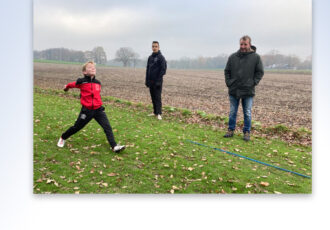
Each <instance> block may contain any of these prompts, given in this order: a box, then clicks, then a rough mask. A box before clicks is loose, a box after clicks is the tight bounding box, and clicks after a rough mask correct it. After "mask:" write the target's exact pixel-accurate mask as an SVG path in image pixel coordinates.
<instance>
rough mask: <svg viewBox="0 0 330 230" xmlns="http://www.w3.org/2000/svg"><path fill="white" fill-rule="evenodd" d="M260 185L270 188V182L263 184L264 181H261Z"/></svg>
mask: <svg viewBox="0 0 330 230" xmlns="http://www.w3.org/2000/svg"><path fill="white" fill-rule="evenodd" d="M260 185H262V186H264V187H267V186H269V183H268V182H263V181H261V182H260Z"/></svg>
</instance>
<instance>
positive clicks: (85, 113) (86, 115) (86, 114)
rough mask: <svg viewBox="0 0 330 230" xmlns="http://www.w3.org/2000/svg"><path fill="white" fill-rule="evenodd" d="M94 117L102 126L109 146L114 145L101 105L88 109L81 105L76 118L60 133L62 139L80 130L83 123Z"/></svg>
mask: <svg viewBox="0 0 330 230" xmlns="http://www.w3.org/2000/svg"><path fill="white" fill-rule="evenodd" d="M93 118H94V119H95V120H96V121H97V122H98V123H99V124H100V125H101V127H102V128H103V130H104V132H105V135H106V136H107V139H108V142H109V144H110V145H111V147H112V148H113V147H115V146H116V145H117V144H116V141H115V138H114V136H113V132H112V128H111V125H110V122H109V120H108V117H107V115H106V113H105V112H104V107H103V106H101V107H100V108H98V109H96V110H89V109H87V108H85V107H82V108H81V110H80V113H79V116H78V119H77V120H76V122H75V123H74V125H73V126H71V127H70V128H69V129H68V130H67V131H65V132H64V133H63V134H62V138H63V139H64V140H66V139H68V138H69V137H70V136H72V135H73V134H75V133H76V132H78V131H79V130H81V129H82V128H83V127H84V126H85V125H87V124H88V122H90V121H91V120H92V119H93Z"/></svg>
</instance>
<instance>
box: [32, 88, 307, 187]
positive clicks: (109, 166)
mask: <svg viewBox="0 0 330 230" xmlns="http://www.w3.org/2000/svg"><path fill="white" fill-rule="evenodd" d="M105 101H107V100H105ZM105 107H106V113H107V115H108V118H109V120H110V123H111V125H112V128H113V131H114V135H115V138H116V140H117V142H119V143H121V144H125V145H127V149H126V150H125V151H124V152H122V153H120V154H115V153H113V152H111V151H110V146H109V144H108V143H107V141H106V137H105V134H104V132H103V130H102V128H101V127H100V126H99V125H98V124H97V122H96V121H95V120H93V121H91V122H90V123H89V124H88V125H87V126H86V127H84V129H82V130H81V131H80V132H78V133H77V134H75V135H73V136H72V137H70V138H69V139H68V140H67V142H66V146H65V147H64V148H58V147H57V146H56V144H57V141H58V138H59V137H60V135H61V134H62V132H64V131H65V130H66V129H67V128H69V127H70V126H71V125H72V124H73V123H74V121H75V120H76V118H77V116H78V113H79V111H80V108H81V106H80V104H79V101H78V100H77V99H74V98H66V97H60V96H58V95H55V94H49V93H47V91H43V90H40V89H39V90H37V89H36V90H35V94H34V121H33V122H34V193H311V189H312V186H311V185H312V180H311V179H307V178H303V177H300V176H297V175H293V174H290V173H286V172H283V171H279V170H276V169H274V168H270V167H267V166H263V165H260V164H257V163H254V162H251V161H248V160H245V159H242V158H238V157H234V156H231V155H228V154H225V153H222V152H219V151H214V150H212V149H208V148H204V147H200V146H197V145H193V144H191V143H188V142H186V141H185V140H186V139H190V140H194V141H197V142H200V143H203V144H207V145H211V146H215V147H219V148H222V149H225V150H227V151H233V152H235V153H238V154H241V155H244V156H248V157H251V158H254V159H258V160H260V161H264V162H267V163H270V164H273V165H277V166H280V167H283V168H286V169H289V170H293V171H297V172H300V173H303V174H306V175H311V161H312V157H311V147H303V146H294V145H288V144H287V143H286V142H282V141H278V140H268V139H264V138H259V137H254V138H252V141H250V142H249V143H246V142H244V141H243V140H242V136H241V135H236V136H235V137H234V138H232V139H225V138H223V137H222V136H223V134H224V131H219V130H218V129H215V128H213V127H211V126H207V125H198V124H187V123H185V122H182V121H180V120H179V119H173V118H170V119H167V117H166V116H164V120H162V121H158V120H156V119H155V118H154V117H147V114H148V113H150V111H149V112H148V111H147V110H146V109H144V108H143V107H142V106H141V105H140V104H132V103H130V102H125V103H122V101H118V102H115V101H113V102H112V104H107V103H106V104H105Z"/></svg>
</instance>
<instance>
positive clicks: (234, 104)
mask: <svg viewBox="0 0 330 230" xmlns="http://www.w3.org/2000/svg"><path fill="white" fill-rule="evenodd" d="M241 100H242V107H243V114H244V128H243V132H244V133H245V132H250V131H251V122H252V116H251V110H252V104H253V97H246V98H241ZM229 101H230V113H229V127H228V129H230V130H235V128H236V117H237V110H238V106H239V101H240V99H237V98H235V97H233V96H231V95H229Z"/></svg>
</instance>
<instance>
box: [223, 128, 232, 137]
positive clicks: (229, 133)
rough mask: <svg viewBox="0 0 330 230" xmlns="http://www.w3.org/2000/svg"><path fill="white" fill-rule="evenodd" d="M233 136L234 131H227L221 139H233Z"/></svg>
mask: <svg viewBox="0 0 330 230" xmlns="http://www.w3.org/2000/svg"><path fill="white" fill-rule="evenodd" d="M233 136H234V130H230V129H228V131H227V133H226V134H225V135H224V136H223V137H233Z"/></svg>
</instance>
